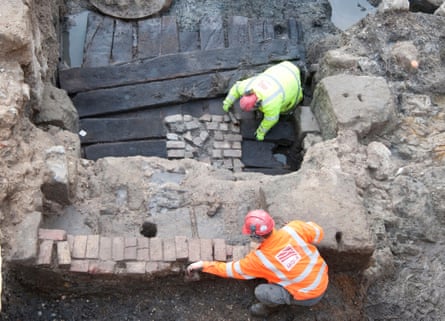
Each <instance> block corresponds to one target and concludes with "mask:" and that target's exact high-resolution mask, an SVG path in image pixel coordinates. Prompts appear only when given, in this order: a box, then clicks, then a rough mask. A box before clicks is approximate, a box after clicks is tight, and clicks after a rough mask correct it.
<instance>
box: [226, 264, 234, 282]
mask: <svg viewBox="0 0 445 321" xmlns="http://www.w3.org/2000/svg"><path fill="white" fill-rule="evenodd" d="M232 263H233V262H228V263H227V264H226V273H227V276H228V277H229V278H233V272H232Z"/></svg>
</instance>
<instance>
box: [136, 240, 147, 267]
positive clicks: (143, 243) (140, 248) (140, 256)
mask: <svg viewBox="0 0 445 321" xmlns="http://www.w3.org/2000/svg"><path fill="white" fill-rule="evenodd" d="M137 243H138V245H137V253H136V259H137V260H138V261H148V260H149V259H150V247H149V244H150V240H149V239H148V238H146V237H138V238H137Z"/></svg>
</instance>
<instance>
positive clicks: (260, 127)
mask: <svg viewBox="0 0 445 321" xmlns="http://www.w3.org/2000/svg"><path fill="white" fill-rule="evenodd" d="M258 130H259V131H260V132H261V133H263V134H266V133H267V131H268V130H267V129H266V128H264V127H263V126H259V127H258Z"/></svg>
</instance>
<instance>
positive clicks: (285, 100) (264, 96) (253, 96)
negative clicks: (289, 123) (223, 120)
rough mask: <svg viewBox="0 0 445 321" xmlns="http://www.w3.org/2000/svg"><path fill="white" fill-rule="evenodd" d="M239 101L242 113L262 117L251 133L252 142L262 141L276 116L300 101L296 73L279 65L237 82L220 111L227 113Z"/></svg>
mask: <svg viewBox="0 0 445 321" xmlns="http://www.w3.org/2000/svg"><path fill="white" fill-rule="evenodd" d="M240 97H241V99H240V107H241V109H242V110H243V111H253V110H255V109H258V110H259V111H261V112H262V113H263V114H264V117H263V120H262V121H261V123H260V125H259V126H258V128H257V130H256V132H255V136H256V139H257V140H260V141H262V140H264V136H265V135H266V133H267V132H268V131H269V130H270V129H271V128H272V127H273V126H274V125H275V124H276V123H277V122H278V120H279V119H280V115H282V114H285V113H288V112H290V111H291V110H292V109H293V108H295V107H296V106H297V105H298V104H299V103H300V102H301V101H302V100H303V90H302V88H301V80H300V69H298V67H297V66H295V65H294V64H293V63H291V62H289V61H283V62H281V63H279V64H278V65H275V66H272V67H270V68H268V69H266V70H265V71H264V72H262V73H261V74H259V75H257V76H254V77H251V78H248V79H245V80H240V81H237V82H236V83H235V84H234V85H233V86H232V88H231V89H230V90H229V93H228V94H227V96H226V98H225V99H224V102H223V109H224V111H225V112H228V111H229V109H230V107H232V105H233V103H234V102H235V101H236V100H237V99H239V98H240Z"/></svg>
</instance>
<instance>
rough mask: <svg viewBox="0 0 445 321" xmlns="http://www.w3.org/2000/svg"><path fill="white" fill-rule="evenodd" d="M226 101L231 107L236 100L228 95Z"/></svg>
mask: <svg viewBox="0 0 445 321" xmlns="http://www.w3.org/2000/svg"><path fill="white" fill-rule="evenodd" d="M226 99H228V100H229V101H230V102H231V103H232V105H233V103H234V102H235V100H236V98H235V97H234V96H232V95H228V96H227V97H226Z"/></svg>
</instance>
